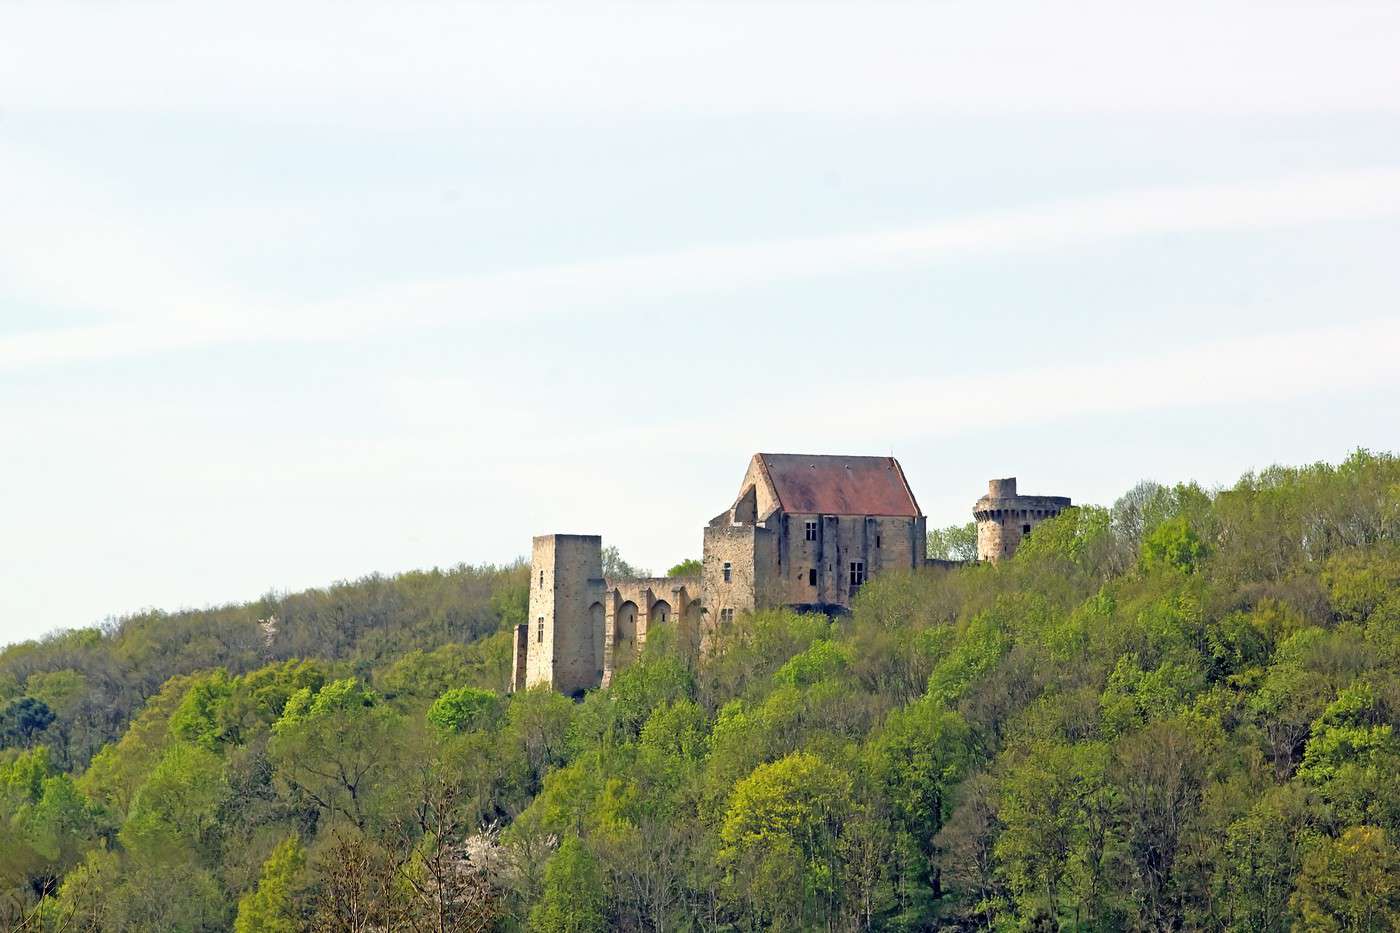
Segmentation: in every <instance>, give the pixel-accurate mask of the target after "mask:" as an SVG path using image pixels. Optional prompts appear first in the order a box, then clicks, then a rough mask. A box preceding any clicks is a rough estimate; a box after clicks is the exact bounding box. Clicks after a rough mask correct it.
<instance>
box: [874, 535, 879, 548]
mask: <svg viewBox="0 0 1400 933" xmlns="http://www.w3.org/2000/svg"><path fill="white" fill-rule="evenodd" d="M875 546H876V547H879V546H880V536H879V535H876V536H875Z"/></svg>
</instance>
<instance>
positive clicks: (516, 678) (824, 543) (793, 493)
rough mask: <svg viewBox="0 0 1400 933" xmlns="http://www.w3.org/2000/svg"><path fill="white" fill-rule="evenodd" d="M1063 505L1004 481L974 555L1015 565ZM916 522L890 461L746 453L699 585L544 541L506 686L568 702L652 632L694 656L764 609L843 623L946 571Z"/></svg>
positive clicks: (982, 506) (570, 544)
mask: <svg viewBox="0 0 1400 933" xmlns="http://www.w3.org/2000/svg"><path fill="white" fill-rule="evenodd" d="M1069 506H1070V500H1069V499H1067V498H1064V497H1062V496H1018V495H1017V493H1016V480H1015V479H997V480H992V481H991V483H990V487H989V491H988V495H986V496H983V497H982V498H981V499H979V500H978V501H977V505H976V506H975V508H974V513H973V514H974V516H975V517H976V520H977V554H978V558H979V559H981V560H1001V559H1004V558H1006V557H1010V556H1011V555H1012V554H1014V553H1015V550H1016V547H1017V545H1018V544H1019V543H1020V541H1021V539H1022V538H1023V537H1024V536H1025V535H1027V534H1029V533H1030V532H1031V530H1032V529H1033V528H1034V527H1035V525H1037V524H1039V523H1040V522H1042V521H1044V520H1045V519H1047V518H1050V517H1051V516H1053V515H1058V514H1059V513H1060V512H1061V511H1063V510H1064V509H1066V508H1068V507H1069ZM925 538H926V520H925V518H924V515H923V513H922V512H920V510H919V505H918V502H917V501H916V500H915V498H914V493H913V491H912V490H911V489H910V488H909V484H908V482H907V481H906V480H905V478H904V471H903V470H902V469H901V468H900V465H899V462H898V461H896V460H895V459H894V458H893V457H840V456H826V455H808V454H755V455H754V456H753V458H752V459H751V460H750V461H749V467H748V470H747V471H746V472H745V474H744V479H743V481H742V482H741V483H740V486H739V495H738V497H737V498H736V499H735V500H734V502H733V504H732V505H731V506H730V507H729V508H728V509H726V510H725V511H724V512H721V513H720V514H719V515H717V516H715V517H714V518H713V519H711V520H710V522H709V523H708V524H707V525H706V526H705V529H704V533H703V536H702V560H701V574H700V576H699V577H698V578H695V577H660V578H648V579H641V580H608V579H604V578H603V573H602V547H603V541H602V538H601V537H600V536H598V535H562V534H556V535H542V536H540V537H537V538H535V539H534V543H533V548H532V552H531V564H530V621H529V622H528V623H527V624H525V625H521V626H518V627H517V630H516V633H515V652H514V658H513V663H514V667H513V670H512V675H511V687H512V689H514V690H522V689H526V688H529V687H533V686H536V685H540V684H547V685H549V686H550V687H551V688H553V689H555V690H558V691H560V692H561V693H565V694H570V695H574V696H577V695H580V694H582V693H583V692H584V691H586V690H589V689H592V688H595V687H598V686H604V685H606V684H608V683H610V682H611V680H612V677H613V674H614V673H615V672H616V671H618V670H620V669H622V668H623V667H625V666H626V665H627V664H628V663H629V662H630V661H631V660H632V659H633V658H635V657H636V655H637V652H638V651H639V650H640V649H641V647H642V645H643V644H645V643H646V638H647V633H648V631H650V630H652V629H653V628H654V627H656V626H663V625H673V624H674V625H681V626H683V630H684V631H685V632H686V633H689V634H690V635H691V636H692V637H695V638H696V639H697V641H698V643H699V644H698V646H701V647H702V646H703V644H704V642H705V641H706V640H707V638H708V636H709V635H710V634H712V633H714V632H715V631H717V630H718V629H720V628H721V627H723V626H727V625H731V624H733V623H734V622H735V621H736V620H737V619H738V618H739V617H741V616H742V615H744V614H745V613H749V612H753V611H755V610H759V609H765V608H769V607H775V606H788V607H792V608H795V609H797V610H799V611H819V612H826V613H831V614H841V613H845V612H848V611H849V610H850V607H851V603H852V601H853V600H854V599H855V597H856V594H857V593H858V592H859V591H860V588H861V587H862V586H863V585H864V584H865V582H866V581H867V580H869V579H870V578H871V577H874V576H876V575H878V574H881V573H886V572H890V571H895V570H909V571H913V570H919V569H922V568H925V567H935V566H936V567H947V566H950V565H951V564H952V562H949V561H935V560H929V559H928V558H927V557H926V556H925V547H926V545H925Z"/></svg>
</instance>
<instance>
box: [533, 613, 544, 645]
mask: <svg viewBox="0 0 1400 933" xmlns="http://www.w3.org/2000/svg"><path fill="white" fill-rule="evenodd" d="M535 641H537V642H538V641H544V616H540V621H539V623H538V624H537V625H536V626H535Z"/></svg>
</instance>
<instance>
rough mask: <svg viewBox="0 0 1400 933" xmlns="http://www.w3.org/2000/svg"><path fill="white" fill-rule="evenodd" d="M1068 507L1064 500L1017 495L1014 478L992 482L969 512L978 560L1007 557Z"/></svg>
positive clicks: (1053, 497)
mask: <svg viewBox="0 0 1400 933" xmlns="http://www.w3.org/2000/svg"><path fill="white" fill-rule="evenodd" d="M1069 507H1070V500H1069V499H1068V498H1067V497H1065V496H1023V495H1020V494H1019V493H1018V492H1017V491H1016V478H1015V477H1014V476H1013V477H1008V478H1006V479H994V480H991V481H990V482H988V484H987V495H985V496H983V497H982V498H981V499H978V500H977V504H976V505H975V506H973V509H972V515H973V518H975V519H976V520H977V559H978V560H1002V559H1004V558H1007V557H1010V556H1011V555H1013V554H1015V553H1016V549H1017V548H1018V547H1020V545H1021V541H1022V539H1024V538H1025V537H1026V536H1027V535H1029V534H1030V533H1031V532H1033V531H1034V530H1035V526H1036V525H1039V524H1040V523H1041V522H1043V521H1045V520H1046V519H1049V518H1054V517H1055V516H1056V515H1059V514H1060V513H1061V512H1063V511H1064V510H1065V509H1067V508H1069Z"/></svg>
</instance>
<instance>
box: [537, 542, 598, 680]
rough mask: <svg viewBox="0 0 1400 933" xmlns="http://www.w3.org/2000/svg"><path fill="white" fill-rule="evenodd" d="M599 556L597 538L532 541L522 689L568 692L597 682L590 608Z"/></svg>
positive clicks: (595, 595) (595, 590)
mask: <svg viewBox="0 0 1400 933" xmlns="http://www.w3.org/2000/svg"><path fill="white" fill-rule="evenodd" d="M602 553H603V539H602V538H601V537H600V536H598V535H541V536H539V537H537V538H535V539H534V541H533V546H532V550H531V560H530V617H529V623H528V624H529V627H530V632H529V647H528V648H527V650H526V676H525V682H526V686H528V687H533V686H535V685H536V684H549V685H550V686H552V687H553V688H554V689H556V690H558V691H560V692H561V693H568V694H572V693H577V692H579V691H582V690H587V689H589V688H591V687H596V686H597V685H598V683H599V681H600V680H601V678H602V670H601V667H600V665H599V651H598V646H597V638H598V635H599V634H601V633H599V632H597V631H596V629H597V626H596V624H595V613H594V611H593V606H594V604H596V603H599V597H600V594H601V589H602V585H603V557H602Z"/></svg>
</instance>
